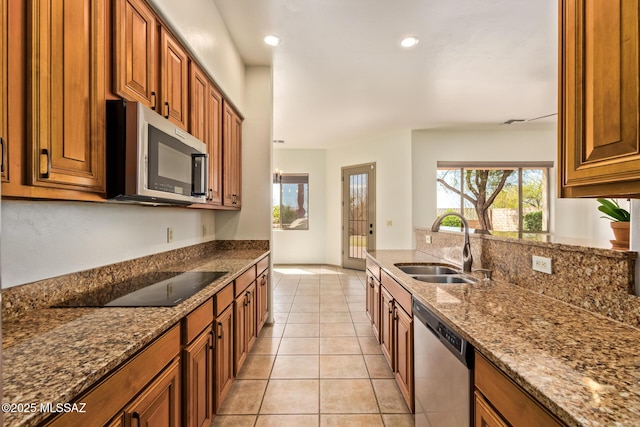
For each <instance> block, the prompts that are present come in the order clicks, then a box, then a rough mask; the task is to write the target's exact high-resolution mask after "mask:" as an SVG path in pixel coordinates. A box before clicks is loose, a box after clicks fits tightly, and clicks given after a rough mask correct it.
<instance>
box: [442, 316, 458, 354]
mask: <svg viewBox="0 0 640 427" xmlns="http://www.w3.org/2000/svg"><path fill="white" fill-rule="evenodd" d="M437 330H438V333H439V334H440V336H441V337H442V338H444V339H445V340H447V341H448V342H449V344H451V345H452V346H453V347H454V348H455V349H456V350H458V351H459V352H460V353H462V338H460V337H459V336H458V335H456V334H454V333H453V332H451V331H450V330H449V328H447V327H446V326H445V325H443V324H442V323H441V322H438V329H437Z"/></svg>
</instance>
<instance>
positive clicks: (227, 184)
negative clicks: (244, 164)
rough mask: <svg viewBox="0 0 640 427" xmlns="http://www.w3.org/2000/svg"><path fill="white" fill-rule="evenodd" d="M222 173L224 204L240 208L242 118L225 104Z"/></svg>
mask: <svg viewBox="0 0 640 427" xmlns="http://www.w3.org/2000/svg"><path fill="white" fill-rule="evenodd" d="M222 138H223V146H222V173H223V181H222V188H223V204H224V205H225V206H231V207H236V208H239V207H240V206H241V204H242V201H241V194H240V191H241V188H242V183H241V169H240V162H241V152H242V147H241V141H242V119H241V118H240V116H239V115H238V113H236V111H235V110H234V109H233V108H232V107H231V106H230V105H229V104H226V103H225V104H224V113H223V123H222Z"/></svg>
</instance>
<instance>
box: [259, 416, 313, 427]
mask: <svg viewBox="0 0 640 427" xmlns="http://www.w3.org/2000/svg"><path fill="white" fill-rule="evenodd" d="M319 422H320V420H319V415H317V414H316V415H258V421H257V422H256V427H300V426H305V427H317V426H318V425H319Z"/></svg>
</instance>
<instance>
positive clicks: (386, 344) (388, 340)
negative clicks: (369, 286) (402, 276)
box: [380, 286, 394, 368]
mask: <svg viewBox="0 0 640 427" xmlns="http://www.w3.org/2000/svg"><path fill="white" fill-rule="evenodd" d="M380 345H381V346H382V354H384V357H385V358H386V359H387V363H389V366H391V367H392V368H393V362H394V360H393V296H392V295H391V294H390V293H389V291H388V290H387V289H386V288H385V287H384V286H382V287H380Z"/></svg>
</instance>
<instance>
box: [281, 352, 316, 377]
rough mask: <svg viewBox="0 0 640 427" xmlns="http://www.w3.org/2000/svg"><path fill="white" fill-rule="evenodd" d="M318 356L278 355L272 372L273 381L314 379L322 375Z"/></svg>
mask: <svg viewBox="0 0 640 427" xmlns="http://www.w3.org/2000/svg"><path fill="white" fill-rule="evenodd" d="M319 357H320V356H318V355H278V357H276V361H275V362H274V364H273V369H272V370H271V379H280V380H282V379H304V378H309V379H314V378H318V377H319V375H320V359H319Z"/></svg>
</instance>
